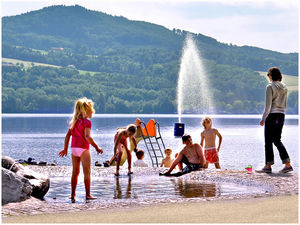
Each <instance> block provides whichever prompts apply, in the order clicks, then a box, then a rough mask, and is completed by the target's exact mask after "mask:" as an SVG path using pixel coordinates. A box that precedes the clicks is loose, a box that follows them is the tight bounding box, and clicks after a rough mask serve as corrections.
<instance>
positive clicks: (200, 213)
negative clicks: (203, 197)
mask: <svg viewBox="0 0 300 225" xmlns="http://www.w3.org/2000/svg"><path fill="white" fill-rule="evenodd" d="M2 222H3V223H298V195H293V196H277V197H263V198H255V199H246V200H245V199H240V200H223V201H212V202H201V203H173V204H163V205H154V206H147V207H133V208H127V209H107V210H105V209H100V210H93V211H81V212H66V213H51V214H42V215H30V216H14V217H11V218H4V219H3V220H2Z"/></svg>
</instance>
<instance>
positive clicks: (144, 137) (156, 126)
mask: <svg viewBox="0 0 300 225" xmlns="http://www.w3.org/2000/svg"><path fill="white" fill-rule="evenodd" d="M141 124H142V125H143V126H144V127H145V131H146V133H147V136H145V135H144V133H143V139H144V142H145V145H146V148H147V150H148V153H149V155H150V158H151V162H152V166H154V165H155V164H156V166H159V164H158V159H157V158H158V155H156V151H155V150H154V146H153V144H157V146H158V149H159V151H160V154H161V156H159V157H162V158H163V153H162V151H161V147H160V144H159V143H158V139H159V138H160V139H161V142H162V144H163V147H164V148H165V144H164V142H163V140H162V137H161V133H160V127H159V123H158V122H155V129H156V128H157V130H158V134H159V136H158V137H157V135H156V136H153V137H154V138H155V141H156V142H153V141H152V140H151V137H150V136H149V132H148V129H147V127H146V124H145V123H144V122H143V121H141ZM146 139H149V142H148V144H150V146H151V150H152V152H153V154H154V157H155V161H156V163H155V162H154V161H153V155H152V154H151V153H150V149H149V147H148V144H147V142H146Z"/></svg>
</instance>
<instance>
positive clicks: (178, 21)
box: [1, 0, 299, 53]
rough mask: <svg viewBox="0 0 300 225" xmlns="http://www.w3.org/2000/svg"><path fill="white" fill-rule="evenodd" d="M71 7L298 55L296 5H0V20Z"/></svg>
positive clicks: (4, 1)
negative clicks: (60, 7)
mask: <svg viewBox="0 0 300 225" xmlns="http://www.w3.org/2000/svg"><path fill="white" fill-rule="evenodd" d="M62 4H63V5H74V4H78V5H81V6H83V7H85V8H88V9H91V10H96V11H101V12H105V13H107V14H110V15H116V16H124V17H126V18H128V19H130V20H140V21H146V22H151V23H155V24H159V25H163V26H165V27H167V28H168V29H173V28H176V29H182V30H186V31H190V32H193V33H201V34H204V35H207V36H210V37H212V38H215V39H217V40H218V41H220V42H223V43H228V44H229V43H231V44H234V45H238V46H242V45H249V46H256V47H260V48H264V49H269V50H273V51H279V52H283V53H290V52H299V50H298V44H299V43H298V42H299V40H298V37H299V34H298V31H299V18H298V12H299V3H298V0H160V1H159V0H151V1H150V0H84V1H83V0H73V1H69V0H51V1H49V0H31V1H25V0H1V11H2V16H12V15H18V14H21V13H25V12H29V11H32V10H38V9H41V8H43V7H45V6H50V5H62Z"/></svg>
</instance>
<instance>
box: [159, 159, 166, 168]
mask: <svg viewBox="0 0 300 225" xmlns="http://www.w3.org/2000/svg"><path fill="white" fill-rule="evenodd" d="M164 164H165V159H163V160H162V161H161V164H160V167H163V166H164Z"/></svg>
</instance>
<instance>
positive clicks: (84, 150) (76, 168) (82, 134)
mask: <svg viewBox="0 0 300 225" xmlns="http://www.w3.org/2000/svg"><path fill="white" fill-rule="evenodd" d="M93 113H95V110H94V103H93V102H92V100H90V99H87V98H81V99H78V100H77V101H76V102H75V105H74V114H73V118H72V120H71V122H70V127H69V129H68V132H67V134H66V137H65V145H64V150H62V151H60V152H59V156H60V157H64V156H67V154H68V146H69V141H70V137H71V136H72V142H71V151H72V164H73V172H72V178H71V187H72V193H71V197H70V198H71V199H72V200H75V192H76V186H77V182H78V176H79V172H80V162H81V164H82V168H83V173H84V185H85V192H86V199H87V200H88V199H96V197H94V196H92V195H91V193H90V186H91V178H90V169H91V155H90V151H89V148H90V144H91V145H92V146H93V147H94V148H95V149H96V151H97V154H99V153H100V154H102V153H103V151H102V149H101V148H99V146H98V145H97V144H96V143H95V141H94V140H93V138H92V137H91V135H90V134H91V127H92V123H91V121H90V120H89V119H88V118H92V114H93Z"/></svg>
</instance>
